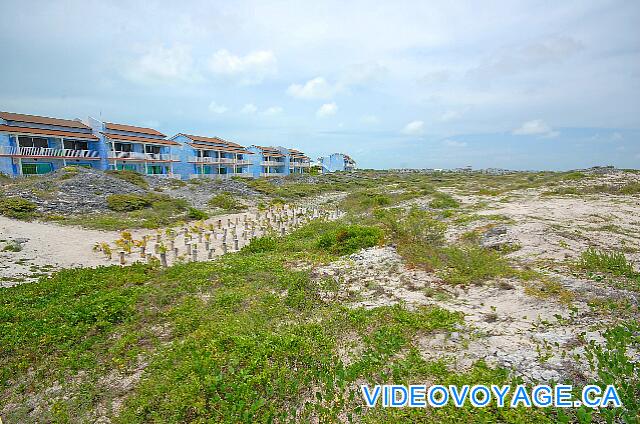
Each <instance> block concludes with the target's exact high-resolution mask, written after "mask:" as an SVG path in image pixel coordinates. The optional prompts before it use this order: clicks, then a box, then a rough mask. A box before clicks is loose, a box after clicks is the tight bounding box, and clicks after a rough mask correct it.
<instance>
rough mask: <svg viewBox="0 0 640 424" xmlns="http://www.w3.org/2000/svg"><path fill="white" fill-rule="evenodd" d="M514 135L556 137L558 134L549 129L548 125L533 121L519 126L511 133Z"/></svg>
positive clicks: (538, 120) (537, 120)
mask: <svg viewBox="0 0 640 424" xmlns="http://www.w3.org/2000/svg"><path fill="white" fill-rule="evenodd" d="M512 134H514V135H540V136H543V137H556V136H557V135H558V134H559V133H558V131H554V130H553V129H551V127H550V126H549V125H547V124H546V123H545V122H544V121H543V120H541V119H534V120H532V121H527V122H525V123H524V124H522V125H521V126H520V128H516V129H515V130H513V131H512Z"/></svg>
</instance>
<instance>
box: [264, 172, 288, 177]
mask: <svg viewBox="0 0 640 424" xmlns="http://www.w3.org/2000/svg"><path fill="white" fill-rule="evenodd" d="M285 175H286V174H285V173H284V172H262V173H260V176H261V177H284V176H285Z"/></svg>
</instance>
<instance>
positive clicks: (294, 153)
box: [288, 149, 309, 159]
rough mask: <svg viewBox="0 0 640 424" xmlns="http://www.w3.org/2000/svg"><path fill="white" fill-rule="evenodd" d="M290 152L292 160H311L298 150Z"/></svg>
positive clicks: (290, 150)
mask: <svg viewBox="0 0 640 424" xmlns="http://www.w3.org/2000/svg"><path fill="white" fill-rule="evenodd" d="M288 150H289V154H290V155H291V157H292V158H302V159H309V156H307V155H305V154H304V153H302V152H301V151H300V150H296V149H288Z"/></svg>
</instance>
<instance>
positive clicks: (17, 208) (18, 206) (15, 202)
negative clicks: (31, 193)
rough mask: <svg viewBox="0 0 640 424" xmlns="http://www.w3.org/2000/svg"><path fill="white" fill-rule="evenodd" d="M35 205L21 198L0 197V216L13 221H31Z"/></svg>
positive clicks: (34, 212)
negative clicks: (13, 219)
mask: <svg viewBox="0 0 640 424" xmlns="http://www.w3.org/2000/svg"><path fill="white" fill-rule="evenodd" d="M37 207H38V206H37V205H36V204H35V203H33V202H31V201H29V200H27V199H23V198H21V197H0V215H4V216H6V217H9V218H15V219H25V220H26V219H32V218H34V217H35V216H36V209H37Z"/></svg>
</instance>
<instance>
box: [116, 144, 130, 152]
mask: <svg viewBox="0 0 640 424" xmlns="http://www.w3.org/2000/svg"><path fill="white" fill-rule="evenodd" d="M113 149H114V150H115V151H116V152H133V144H131V143H113Z"/></svg>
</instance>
